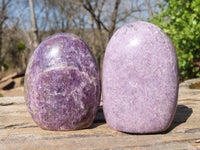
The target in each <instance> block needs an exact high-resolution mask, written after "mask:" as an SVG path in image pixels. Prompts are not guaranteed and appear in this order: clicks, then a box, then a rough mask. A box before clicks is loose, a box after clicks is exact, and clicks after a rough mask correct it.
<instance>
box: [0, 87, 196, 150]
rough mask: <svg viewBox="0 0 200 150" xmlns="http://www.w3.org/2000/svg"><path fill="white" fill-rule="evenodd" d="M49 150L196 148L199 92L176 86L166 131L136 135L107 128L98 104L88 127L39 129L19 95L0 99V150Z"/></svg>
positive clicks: (163, 149) (171, 149)
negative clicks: (174, 106) (174, 108)
mask: <svg viewBox="0 0 200 150" xmlns="http://www.w3.org/2000/svg"><path fill="white" fill-rule="evenodd" d="M18 149H20V150H26V149H27V150H38V149H42V150H51V149H56V150H57V149H59V150H63V149H67V150H68V149H75V150H76V149H85V150H88V149H99V150H101V149H114V150H115V149H117V150H118V149H121V150H124V149H152V150H155V149H162V150H173V149H178V150H180V149H181V150H182V149H189V150H190V149H191V150H193V149H194V150H196V149H200V91H199V90H195V91H194V90H188V89H184V88H182V87H180V90H179V100H178V107H177V111H176V114H175V118H174V120H173V123H172V125H171V127H170V128H169V129H168V131H166V132H164V133H158V134H147V135H136V134H127V133H122V132H118V131H115V130H112V129H110V128H109V127H108V126H107V124H106V123H105V120H104V116H103V110H102V107H99V111H98V114H97V117H96V119H95V121H94V123H93V125H92V126H91V127H90V128H89V129H83V130H77V131H47V130H42V129H40V128H39V127H37V125H36V124H35V123H34V122H33V120H32V118H31V116H30V114H29V113H28V111H27V108H26V105H25V102H24V98H23V97H3V98H0V150H18Z"/></svg>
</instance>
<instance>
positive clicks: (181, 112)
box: [165, 105, 193, 133]
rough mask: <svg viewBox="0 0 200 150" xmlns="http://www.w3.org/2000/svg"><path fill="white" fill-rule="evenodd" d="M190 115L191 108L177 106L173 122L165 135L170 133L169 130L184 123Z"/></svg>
mask: <svg viewBox="0 0 200 150" xmlns="http://www.w3.org/2000/svg"><path fill="white" fill-rule="evenodd" d="M192 113H193V110H192V108H188V107H187V106H185V105H178V106H177V109H176V113H175V116H174V120H173V121H172V124H171V126H170V127H169V128H168V130H167V131H166V132H165V133H168V132H170V131H171V130H173V129H174V128H176V127H177V126H179V125H180V124H182V123H184V122H186V121H187V119H188V118H189V117H190V116H191V114H192Z"/></svg>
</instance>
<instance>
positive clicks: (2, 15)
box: [0, 0, 11, 71]
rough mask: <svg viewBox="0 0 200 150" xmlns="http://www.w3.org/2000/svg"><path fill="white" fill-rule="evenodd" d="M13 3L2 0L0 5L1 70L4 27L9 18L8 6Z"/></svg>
mask: <svg viewBox="0 0 200 150" xmlns="http://www.w3.org/2000/svg"><path fill="white" fill-rule="evenodd" d="M10 3H11V0H1V5H0V71H1V70H2V67H3V66H4V59H5V58H3V56H2V48H3V47H2V42H3V28H4V26H5V22H6V20H7V19H8V17H9V16H8V7H9V5H10Z"/></svg>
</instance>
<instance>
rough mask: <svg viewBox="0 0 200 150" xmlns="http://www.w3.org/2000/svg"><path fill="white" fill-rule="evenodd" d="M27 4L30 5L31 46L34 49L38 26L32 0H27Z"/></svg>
mask: <svg viewBox="0 0 200 150" xmlns="http://www.w3.org/2000/svg"><path fill="white" fill-rule="evenodd" d="M29 6H30V14H31V23H32V25H31V32H32V35H33V42H32V46H33V49H35V48H36V47H37V46H38V44H39V36H38V27H37V24H36V18H35V12H34V4H33V0H29Z"/></svg>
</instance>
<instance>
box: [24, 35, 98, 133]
mask: <svg viewBox="0 0 200 150" xmlns="http://www.w3.org/2000/svg"><path fill="white" fill-rule="evenodd" d="M25 100H26V104H27V106H28V110H29V112H30V114H31V116H32V118H33V120H34V121H35V122H36V123H37V124H38V126H40V127H41V128H43V129H48V130H75V129H81V128H87V127H89V126H90V125H91V124H92V122H93V120H94V118H95V115H96V112H97V109H98V106H99V102H100V75H99V70H98V67H97V65H96V63H95V60H94V58H93V57H92V55H91V53H90V51H89V48H88V46H87V44H86V43H85V42H84V41H82V40H81V39H80V38H79V37H77V36H76V35H73V34H65V33H60V34H55V35H53V36H50V37H48V38H47V39H46V40H44V41H43V42H42V43H41V44H40V45H39V46H38V47H37V48H36V50H35V51H34V53H33V55H32V57H31V58H30V61H29V64H28V67H27V70H26V75H25Z"/></svg>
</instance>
